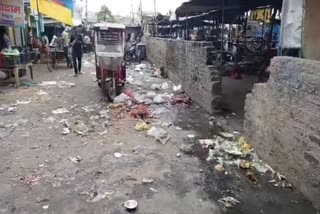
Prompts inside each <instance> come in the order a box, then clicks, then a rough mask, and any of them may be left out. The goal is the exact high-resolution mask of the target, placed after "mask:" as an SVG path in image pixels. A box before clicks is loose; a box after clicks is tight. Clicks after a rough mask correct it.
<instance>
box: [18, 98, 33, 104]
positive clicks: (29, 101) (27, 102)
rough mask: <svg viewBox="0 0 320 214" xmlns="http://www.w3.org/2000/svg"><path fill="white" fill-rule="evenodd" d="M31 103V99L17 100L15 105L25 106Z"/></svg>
mask: <svg viewBox="0 0 320 214" xmlns="http://www.w3.org/2000/svg"><path fill="white" fill-rule="evenodd" d="M29 103H31V99H29V100H21V101H20V100H17V102H16V104H15V105H26V104H29Z"/></svg>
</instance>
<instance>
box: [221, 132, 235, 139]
mask: <svg viewBox="0 0 320 214" xmlns="http://www.w3.org/2000/svg"><path fill="white" fill-rule="evenodd" d="M220 135H221V136H222V137H225V138H233V137H234V135H233V134H231V133H229V132H220Z"/></svg>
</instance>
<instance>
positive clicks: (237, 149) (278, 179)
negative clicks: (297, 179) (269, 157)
mask: <svg viewBox="0 0 320 214" xmlns="http://www.w3.org/2000/svg"><path fill="white" fill-rule="evenodd" d="M219 135H220V136H216V137H215V138H214V139H201V140H198V142H199V144H200V145H201V147H202V148H203V149H206V150H208V157H207V161H208V162H211V161H213V162H215V163H216V165H215V170H216V171H218V172H221V173H225V174H226V175H227V174H228V172H227V170H226V168H227V167H228V166H236V167H238V168H239V169H241V170H244V171H245V174H246V177H247V178H248V179H249V180H251V181H252V182H253V183H258V182H259V181H258V178H257V175H256V173H261V174H262V175H264V174H267V173H268V174H269V175H270V176H271V179H270V181H269V183H273V184H274V186H277V187H282V188H292V185H291V184H290V183H289V182H288V181H286V178H285V177H284V176H283V175H281V174H280V173H278V172H276V171H275V170H273V169H272V168H271V167H270V166H269V165H267V164H266V163H264V162H263V161H262V160H260V159H259V158H258V156H257V154H256V153H255V151H254V149H253V148H252V146H251V145H250V144H249V143H248V141H247V140H246V139H245V138H244V137H239V138H238V139H237V138H236V137H235V136H234V135H233V134H231V133H228V132H221V133H220V134H219ZM236 139H237V140H236Z"/></svg>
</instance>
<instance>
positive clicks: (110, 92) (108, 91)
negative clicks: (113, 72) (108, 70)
mask: <svg viewBox="0 0 320 214" xmlns="http://www.w3.org/2000/svg"><path fill="white" fill-rule="evenodd" d="M104 92H105V95H106V97H107V98H108V100H109V101H110V102H112V101H113V100H114V98H115V97H116V96H117V90H116V87H115V84H114V81H112V80H111V81H107V82H106V83H105V88H104Z"/></svg>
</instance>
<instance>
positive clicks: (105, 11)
mask: <svg viewBox="0 0 320 214" xmlns="http://www.w3.org/2000/svg"><path fill="white" fill-rule="evenodd" d="M97 19H98V22H115V18H114V17H113V15H112V13H111V11H110V10H109V8H108V7H107V6H105V5H103V6H102V7H101V9H100V11H99V12H98V13H97Z"/></svg>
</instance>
